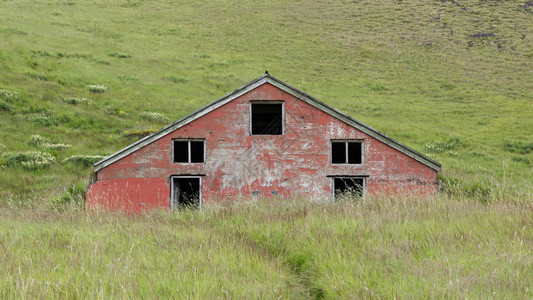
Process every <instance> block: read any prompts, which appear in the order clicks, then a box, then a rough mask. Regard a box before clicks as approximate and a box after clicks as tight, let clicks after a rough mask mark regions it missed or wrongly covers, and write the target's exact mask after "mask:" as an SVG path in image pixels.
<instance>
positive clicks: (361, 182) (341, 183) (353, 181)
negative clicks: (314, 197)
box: [333, 177, 365, 198]
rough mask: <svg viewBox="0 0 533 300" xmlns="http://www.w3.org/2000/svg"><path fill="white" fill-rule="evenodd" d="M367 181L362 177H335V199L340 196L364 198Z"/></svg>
mask: <svg viewBox="0 0 533 300" xmlns="http://www.w3.org/2000/svg"><path fill="white" fill-rule="evenodd" d="M364 189H365V179H364V178H362V177H333V191H334V195H335V198H338V197H340V196H348V197H363V192H364Z"/></svg>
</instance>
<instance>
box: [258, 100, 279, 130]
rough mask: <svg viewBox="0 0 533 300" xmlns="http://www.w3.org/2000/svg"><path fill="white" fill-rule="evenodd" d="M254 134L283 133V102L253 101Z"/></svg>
mask: <svg viewBox="0 0 533 300" xmlns="http://www.w3.org/2000/svg"><path fill="white" fill-rule="evenodd" d="M252 134H259V135H279V134H283V104H282V103H252Z"/></svg>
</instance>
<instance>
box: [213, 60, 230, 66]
mask: <svg viewBox="0 0 533 300" xmlns="http://www.w3.org/2000/svg"><path fill="white" fill-rule="evenodd" d="M227 65H228V61H227V60H211V61H209V63H208V66H209V67H211V68H214V67H224V66H227Z"/></svg>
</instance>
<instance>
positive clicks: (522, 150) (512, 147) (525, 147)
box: [503, 141, 533, 154]
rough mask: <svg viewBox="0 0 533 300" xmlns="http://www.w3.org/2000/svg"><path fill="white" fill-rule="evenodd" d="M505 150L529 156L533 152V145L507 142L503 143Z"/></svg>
mask: <svg viewBox="0 0 533 300" xmlns="http://www.w3.org/2000/svg"><path fill="white" fill-rule="evenodd" d="M503 150H505V151H507V152H512V153H518V154H528V153H529V152H531V151H533V143H526V142H522V141H505V142H503Z"/></svg>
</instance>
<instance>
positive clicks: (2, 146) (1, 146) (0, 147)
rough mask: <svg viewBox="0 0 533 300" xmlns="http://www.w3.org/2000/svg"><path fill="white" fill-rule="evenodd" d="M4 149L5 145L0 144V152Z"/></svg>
mask: <svg viewBox="0 0 533 300" xmlns="http://www.w3.org/2000/svg"><path fill="white" fill-rule="evenodd" d="M4 150H6V146H4V145H2V144H0V153H2V152H4Z"/></svg>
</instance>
